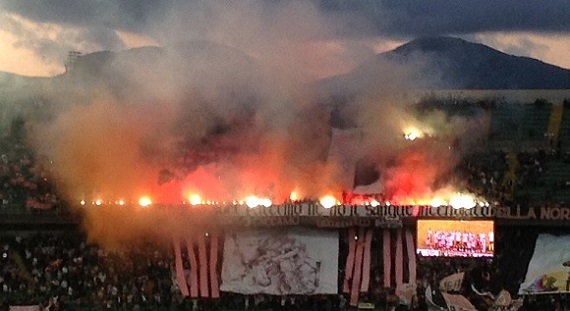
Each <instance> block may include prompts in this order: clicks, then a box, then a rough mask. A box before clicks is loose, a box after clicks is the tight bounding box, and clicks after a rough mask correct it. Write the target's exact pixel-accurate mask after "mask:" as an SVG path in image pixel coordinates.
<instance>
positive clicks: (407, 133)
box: [404, 127, 424, 140]
mask: <svg viewBox="0 0 570 311" xmlns="http://www.w3.org/2000/svg"><path fill="white" fill-rule="evenodd" d="M423 136H424V133H422V132H421V131H420V130H418V129H417V128H414V127H409V128H407V129H406V130H404V138H405V139H406V140H416V139H417V138H422V137H423Z"/></svg>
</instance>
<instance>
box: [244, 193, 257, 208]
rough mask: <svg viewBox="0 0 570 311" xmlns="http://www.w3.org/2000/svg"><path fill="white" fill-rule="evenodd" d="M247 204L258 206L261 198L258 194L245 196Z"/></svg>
mask: <svg viewBox="0 0 570 311" xmlns="http://www.w3.org/2000/svg"><path fill="white" fill-rule="evenodd" d="M245 205H247V207H249V208H254V207H257V206H258V205H259V199H258V198H257V197H256V196H253V195H251V196H249V197H247V198H245Z"/></svg>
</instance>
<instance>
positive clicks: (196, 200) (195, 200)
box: [188, 194, 202, 205]
mask: <svg viewBox="0 0 570 311" xmlns="http://www.w3.org/2000/svg"><path fill="white" fill-rule="evenodd" d="M188 200H189V201H190V204H192V205H198V204H200V203H201V202H202V198H201V197H200V196H199V195H197V194H192V195H190V197H189V198H188Z"/></svg>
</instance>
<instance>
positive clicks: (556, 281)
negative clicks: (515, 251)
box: [519, 234, 570, 294]
mask: <svg viewBox="0 0 570 311" xmlns="http://www.w3.org/2000/svg"><path fill="white" fill-rule="evenodd" d="M550 292H570V235H562V236H555V235H551V234H540V235H539V236H538V238H537V239H536V245H535V247H534V253H533V255H532V258H531V260H530V263H529V265H528V270H527V273H526V277H525V281H524V282H523V283H522V284H521V286H520V289H519V293H521V294H541V293H550Z"/></svg>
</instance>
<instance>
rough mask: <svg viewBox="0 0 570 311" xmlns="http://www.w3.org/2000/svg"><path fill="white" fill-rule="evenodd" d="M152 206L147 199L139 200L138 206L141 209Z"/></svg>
mask: <svg viewBox="0 0 570 311" xmlns="http://www.w3.org/2000/svg"><path fill="white" fill-rule="evenodd" d="M151 204H152V201H151V200H150V198H149V197H142V198H140V199H139V205H140V206H142V207H147V206H149V205H151Z"/></svg>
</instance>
